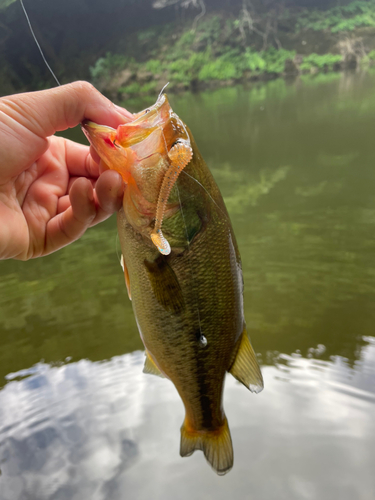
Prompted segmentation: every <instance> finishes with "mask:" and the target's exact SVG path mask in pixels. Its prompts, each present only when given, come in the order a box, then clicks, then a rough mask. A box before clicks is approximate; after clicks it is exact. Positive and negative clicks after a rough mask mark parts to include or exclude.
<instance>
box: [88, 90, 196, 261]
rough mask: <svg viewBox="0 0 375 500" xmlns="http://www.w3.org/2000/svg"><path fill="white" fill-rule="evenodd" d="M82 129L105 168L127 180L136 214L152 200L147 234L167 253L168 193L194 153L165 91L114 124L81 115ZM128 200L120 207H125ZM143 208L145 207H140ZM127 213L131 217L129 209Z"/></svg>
mask: <svg viewBox="0 0 375 500" xmlns="http://www.w3.org/2000/svg"><path fill="white" fill-rule="evenodd" d="M82 130H83V132H84V134H85V135H86V137H87V139H88V140H89V142H90V144H91V145H92V146H93V147H94V149H95V150H96V152H97V153H98V155H99V156H100V158H101V159H102V161H103V162H104V164H105V165H106V166H107V168H110V169H114V170H116V171H118V172H119V173H120V174H121V176H122V178H123V179H124V182H125V183H126V184H128V185H132V199H131V203H132V204H133V205H134V206H135V207H136V211H138V213H141V214H143V215H144V214H145V213H146V212H147V213H150V205H149V204H150V203H151V204H154V206H155V209H154V217H153V219H154V221H153V222H154V227H153V230H152V232H151V233H150V238H151V240H152V242H153V243H154V245H155V246H156V247H157V248H158V250H159V252H160V253H162V254H163V255H168V254H169V253H170V252H171V247H170V245H169V243H168V241H167V239H166V238H165V237H164V235H163V233H162V231H161V226H162V222H163V218H164V215H165V213H166V210H167V205H168V199H169V195H170V193H171V190H172V188H173V186H174V185H175V183H176V181H177V178H178V176H179V175H180V173H181V172H182V171H183V169H184V168H185V167H186V166H187V165H188V164H189V162H190V161H191V159H192V156H193V150H192V147H191V144H190V137H189V134H188V132H187V130H186V127H185V125H184V123H183V122H182V121H181V120H180V118H179V117H178V116H177V115H176V114H175V113H174V112H173V110H172V108H171V106H170V105H169V102H168V98H167V96H166V95H165V94H163V93H160V95H159V97H158V99H157V101H156V103H155V104H154V105H153V106H151V107H149V108H146V109H144V110H143V111H140V112H139V113H137V114H135V115H134V119H133V120H131V121H128V122H127V123H124V124H122V125H119V126H118V127H117V129H113V128H111V127H107V126H104V125H99V124H97V123H94V122H91V121H89V120H85V121H83V122H82ZM129 204H130V201H129V197H128V202H125V198H124V204H123V205H124V209H126V210H127V211H128V213H130V210H131V209H130V208H129ZM145 208H146V212H145ZM130 219H133V220H136V219H137V215H136V214H135V212H134V210H133V214H132V217H130Z"/></svg>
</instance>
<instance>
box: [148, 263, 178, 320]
mask: <svg viewBox="0 0 375 500" xmlns="http://www.w3.org/2000/svg"><path fill="white" fill-rule="evenodd" d="M144 264H145V266H146V269H147V271H148V277H149V280H150V283H151V286H152V290H153V292H154V294H155V297H156V299H157V301H158V302H159V304H161V305H162V306H163V307H164V308H165V309H167V310H169V311H171V312H174V313H177V314H178V313H180V312H181V311H182V310H183V308H184V306H185V304H184V297H183V295H182V290H181V287H180V284H179V282H178V279H177V276H176V275H175V273H174V271H173V269H172V268H171V266H170V265H169V264H168V262H167V261H166V259H165V258H164V257H163V256H162V255H160V256H159V257H158V258H157V259H156V260H154V261H153V262H149V261H148V260H145V261H144Z"/></svg>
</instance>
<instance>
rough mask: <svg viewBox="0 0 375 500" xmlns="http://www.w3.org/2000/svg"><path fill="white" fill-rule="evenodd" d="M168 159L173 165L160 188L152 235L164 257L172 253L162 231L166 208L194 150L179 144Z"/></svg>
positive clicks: (172, 149) (170, 152)
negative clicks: (171, 193) (170, 195)
mask: <svg viewBox="0 0 375 500" xmlns="http://www.w3.org/2000/svg"><path fill="white" fill-rule="evenodd" d="M168 157H169V161H170V163H171V164H170V167H169V169H168V170H167V172H166V174H165V176H164V179H163V183H162V185H161V188H160V193H159V198H158V204H157V206H156V217H155V227H154V230H153V231H152V233H151V239H152V242H153V244H154V245H155V246H156V247H157V249H158V250H159V252H160V253H161V254H163V255H169V254H170V253H171V247H170V245H169V243H168V241H167V240H166V238H165V237H164V235H163V233H162V231H161V225H162V223H163V217H164V212H165V207H166V206H167V202H168V198H169V194H170V192H171V190H172V188H173V186H174V185H175V183H176V181H177V178H178V176H179V175H180V173H181V172H182V171H183V169H184V168H185V167H186V166H187V165H188V163H189V162H190V160H191V159H192V157H193V150H192V149H191V147H190V146H188V145H187V144H183V143H177V144H175V145H174V146H173V147H172V148H171V150H170V151H169V153H168Z"/></svg>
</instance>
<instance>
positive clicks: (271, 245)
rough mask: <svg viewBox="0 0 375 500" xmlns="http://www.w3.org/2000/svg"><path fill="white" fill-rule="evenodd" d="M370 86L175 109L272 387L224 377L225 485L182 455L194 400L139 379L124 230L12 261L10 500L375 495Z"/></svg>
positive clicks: (352, 80) (310, 87) (200, 462)
mask: <svg viewBox="0 0 375 500" xmlns="http://www.w3.org/2000/svg"><path fill="white" fill-rule="evenodd" d="M374 88H375V74H371V73H357V74H348V75H336V74H333V75H320V76H318V77H317V78H315V79H311V78H302V79H298V80H296V81H294V82H285V81H284V80H276V81H273V82H270V83H268V84H262V85H259V86H253V87H251V88H248V89H246V88H242V87H238V88H226V89H220V90H216V91H211V92H203V93H200V94H194V95H193V94H191V95H190V94H184V95H181V96H171V103H172V106H173V108H174V109H175V111H176V112H177V113H178V114H179V115H180V116H181V118H182V119H183V120H184V121H185V122H186V123H187V124H188V125H189V126H190V128H191V130H192V132H193V135H194V136H195V138H196V140H197V142H198V146H199V148H200V150H201V153H202V154H203V157H204V158H205V159H206V161H207V163H208V165H209V167H210V168H211V169H212V172H213V174H214V176H215V178H216V179H217V182H218V184H219V186H220V188H221V190H222V192H223V195H224V198H225V201H226V203H227V206H228V209H229V212H230V215H231V218H232V221H233V226H234V230H235V233H236V235H237V238H238V243H239V248H240V251H241V255H242V259H243V271H244V279H245V316H246V320H247V325H248V331H249V332H250V335H251V338H252V343H253V345H254V348H255V350H256V352H257V353H258V355H259V359H260V362H261V365H262V371H263V375H264V380H265V389H264V391H263V392H262V393H260V394H259V395H253V394H251V393H250V392H248V391H246V389H245V388H244V387H243V386H241V385H239V384H238V383H237V382H236V381H235V380H234V379H233V378H232V377H231V376H228V378H227V383H226V388H225V409H226V413H227V417H228V421H229V424H230V428H231V432H232V438H233V445H234V454H235V464H234V468H233V470H232V471H231V472H230V473H229V474H227V475H226V476H224V477H218V476H216V475H215V474H214V473H213V472H212V471H211V470H210V467H209V466H208V465H207V464H206V462H205V460H204V458H203V455H202V453H200V452H196V453H195V454H194V455H193V456H192V457H190V458H185V459H182V458H180V456H179V440H180V433H179V428H180V425H181V423H182V421H183V416H184V411H183V406H182V403H181V401H180V399H179V397H178V395H177V392H176V390H175V389H174V387H173V385H172V384H171V383H170V382H169V381H167V380H165V379H159V378H157V377H153V376H149V375H144V374H143V373H142V365H143V361H144V353H143V351H142V343H141V341H140V338H139V335H138V332H137V327H136V323H135V320H134V317H133V313H132V309H131V303H130V302H129V300H128V298H127V293H126V289H125V285H124V279H123V274H122V272H121V269H120V265H119V262H118V256H117V252H118V248H119V245H118V241H117V238H116V222H115V219H114V218H112V219H110V220H109V221H107V222H106V223H104V224H102V225H101V226H99V227H96V228H94V229H91V230H90V231H88V233H87V234H86V235H85V236H84V237H83V238H82V239H81V240H80V241H78V242H76V243H74V244H73V245H71V246H70V247H68V248H65V249H63V250H62V251H60V252H58V253H56V254H54V255H51V256H49V257H46V258H43V259H38V260H35V261H31V262H26V263H24V262H12V261H6V262H1V263H0V470H1V475H0V499H1V500H47V499H48V500H68V499H69V500H86V499H87V500H88V499H90V500H119V499H131V500H133V499H135V500H143V499H145V500H146V499H147V500H148V499H150V498H153V499H155V500H159V499H160V500H162V499H163V500H169V499H173V500H179V499H181V500H185V499H191V498H194V499H196V500H203V499H204V500H206V499H215V500H216V499H219V500H221V499H223V500H224V499H225V500H227V499H228V498H234V499H243V498H250V499H254V500H274V499H275V500H282V499H285V500H293V499H296V500H297V499H298V500H301V499H312V500H328V499H329V500H332V499H334V498H340V500H346V499H347V500H353V499H356V500H373V499H374V498H375V476H374V470H375V328H374V325H375V168H374V163H375V141H374V117H375V92H374ZM146 105H148V103H146V102H143V103H139V102H138V103H137V102H133V103H130V107H133V109H132V110H136V109H140V108H141V107H144V106H146ZM78 134H80V132H78V131H72V132H71V133H70V134H68V135H70V136H71V137H75V138H76V139H77V140H83V138H82V136H81V135H78ZM218 320H219V318H218Z"/></svg>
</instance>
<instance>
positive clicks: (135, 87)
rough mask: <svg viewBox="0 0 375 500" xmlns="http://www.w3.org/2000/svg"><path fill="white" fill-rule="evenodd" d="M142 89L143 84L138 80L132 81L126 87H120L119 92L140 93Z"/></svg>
mask: <svg viewBox="0 0 375 500" xmlns="http://www.w3.org/2000/svg"><path fill="white" fill-rule="evenodd" d="M140 91H141V85H140V84H139V83H138V82H132V83H130V84H129V85H126V87H121V88H120V89H119V92H121V93H122V94H129V95H136V94H139V93H140Z"/></svg>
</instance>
